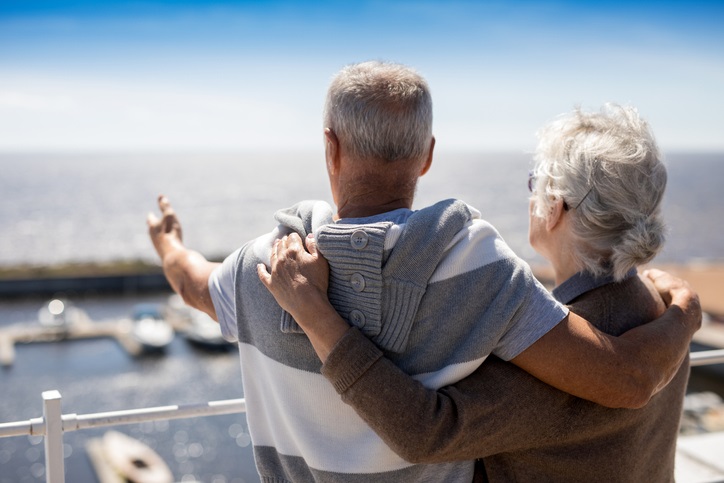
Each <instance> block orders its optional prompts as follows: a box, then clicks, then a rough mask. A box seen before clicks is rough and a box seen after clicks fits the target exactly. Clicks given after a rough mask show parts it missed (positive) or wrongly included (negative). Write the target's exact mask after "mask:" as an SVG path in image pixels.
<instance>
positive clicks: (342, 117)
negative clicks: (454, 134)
mask: <svg viewBox="0 0 724 483" xmlns="http://www.w3.org/2000/svg"><path fill="white" fill-rule="evenodd" d="M324 127H328V128H331V129H332V130H333V131H334V133H335V134H336V135H337V139H339V142H340V143H341V144H342V145H343V146H344V147H345V149H346V150H347V151H348V152H349V154H350V155H351V156H352V158H354V159H369V158H373V159H379V160H385V161H396V160H398V159H402V160H412V159H420V158H421V157H423V156H425V155H426V154H427V153H428V149H429V148H430V141H431V139H432V97H431V96H430V89H429V88H428V86H427V82H425V79H423V78H422V76H421V75H419V74H418V73H417V72H415V71H414V70H412V69H410V68H409V67H406V66H404V65H400V64H393V63H387V62H378V61H370V62H363V63H359V64H352V65H348V66H346V67H345V68H343V69H342V70H341V71H340V72H339V73H338V74H337V75H336V76H335V77H334V79H333V80H332V83H331V85H330V86H329V90H328V92H327V102H326V105H325V109H324Z"/></svg>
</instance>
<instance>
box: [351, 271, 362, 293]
mask: <svg viewBox="0 0 724 483" xmlns="http://www.w3.org/2000/svg"><path fill="white" fill-rule="evenodd" d="M349 281H350V283H351V284H352V289H353V290H354V291H355V292H361V291H363V290H364V289H365V278H364V277H363V276H362V274H360V273H353V274H352V277H351V278H350V279H349Z"/></svg>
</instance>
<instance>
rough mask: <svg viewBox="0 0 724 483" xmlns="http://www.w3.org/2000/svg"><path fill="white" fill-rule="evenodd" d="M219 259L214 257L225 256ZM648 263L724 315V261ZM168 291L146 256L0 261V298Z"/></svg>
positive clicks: (545, 276)
mask: <svg viewBox="0 0 724 483" xmlns="http://www.w3.org/2000/svg"><path fill="white" fill-rule="evenodd" d="M217 258H218V257H215V258H210V260H214V261H221V260H220V259H217ZM531 268H532V270H533V273H534V274H535V276H536V277H537V278H538V279H539V280H540V281H541V283H543V285H545V286H546V287H548V288H549V289H550V288H551V287H552V286H553V271H552V269H551V267H550V266H549V265H543V264H537V265H532V266H531ZM644 268H658V269H660V270H664V271H667V272H669V273H671V274H673V275H676V276H677V277H681V278H683V279H684V280H686V281H687V282H689V284H690V285H691V287H692V288H693V289H694V290H695V291H696V292H697V293H698V294H699V298H700V300H701V306H702V309H703V311H704V312H707V313H709V314H711V315H713V316H718V317H724V262H718V261H712V262H706V261H698V260H697V261H692V262H689V263H662V264H656V263H653V264H650V265H648V266H646V267H644ZM170 290H171V287H170V286H169V285H168V282H167V281H166V278H165V276H164V275H163V269H162V268H161V266H160V265H158V264H156V263H151V262H148V261H144V260H117V261H109V262H102V263H95V262H84V263H81V262H77V263H66V264H59V265H51V266H31V265H18V266H8V267H2V266H0V299H6V298H19V297H24V296H27V297H32V296H51V295H53V294H54V293H58V292H72V293H122V294H134V293H140V292H143V291H170Z"/></svg>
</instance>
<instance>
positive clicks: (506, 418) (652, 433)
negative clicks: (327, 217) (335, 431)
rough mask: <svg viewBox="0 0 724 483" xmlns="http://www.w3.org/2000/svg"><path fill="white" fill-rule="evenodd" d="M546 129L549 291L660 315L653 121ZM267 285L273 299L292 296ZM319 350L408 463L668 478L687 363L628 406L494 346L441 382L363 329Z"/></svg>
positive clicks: (544, 249) (535, 235) (626, 315)
mask: <svg viewBox="0 0 724 483" xmlns="http://www.w3.org/2000/svg"><path fill="white" fill-rule="evenodd" d="M539 138H540V142H539V145H538V149H537V152H536V156H535V161H536V162H535V167H534V169H533V171H532V173H531V176H530V179H529V188H530V189H531V192H532V196H531V200H530V232H529V238H530V243H531V245H532V246H533V248H535V250H536V251H538V253H540V254H541V255H542V256H544V257H545V258H546V259H548V260H549V261H550V262H551V264H552V266H553V269H554V272H555V282H556V285H557V286H556V288H555V290H554V291H553V294H554V296H555V297H556V298H557V299H558V300H559V301H560V302H562V303H564V304H568V305H569V306H570V308H571V310H572V311H573V312H575V313H577V314H579V315H581V316H583V317H584V318H586V319H588V320H589V321H590V322H591V323H593V324H594V325H595V326H596V327H597V328H598V329H600V330H601V331H603V332H606V333H609V334H611V335H620V334H622V333H623V332H625V331H627V330H629V329H632V328H634V327H637V326H639V325H641V324H644V323H646V322H648V321H650V320H652V319H654V318H656V317H658V316H659V315H660V314H661V313H662V312H663V311H664V308H665V307H664V303H663V302H662V300H661V298H660V297H659V294H658V292H657V291H656V290H655V289H654V287H653V285H652V283H651V281H650V280H649V279H648V278H646V277H643V276H640V275H638V274H637V267H638V266H640V265H642V264H645V263H647V262H649V261H651V260H652V259H653V258H654V256H656V254H657V253H658V252H659V251H660V250H661V248H662V245H663V242H664V224H663V222H662V220H661V199H662V196H663V194H664V188H665V186H666V170H665V168H664V166H663V165H662V163H661V160H660V155H659V152H658V149H657V147H656V143H655V141H654V138H653V136H652V134H651V132H650V130H649V127H648V125H647V123H646V122H645V121H643V120H642V119H641V118H640V117H639V115H638V113H637V112H636V110H635V109H633V108H630V107H619V106H615V105H608V106H606V107H605V108H604V109H602V110H601V112H593V113H586V112H583V111H581V110H575V111H574V112H572V113H570V114H568V115H565V116H563V117H561V118H559V119H557V120H555V121H554V122H552V123H551V124H549V125H547V126H546V127H544V128H543V129H542V130H541V131H540V133H539ZM286 243H287V241H285V242H283V243H281V244H280V246H279V250H284V249H286V248H285V244H286ZM309 247H310V250H311V252H312V254H313V255H314V258H315V259H316V260H317V262H315V263H317V264H319V263H323V261H322V259H321V257H316V252H315V250H314V246H313V245H310V246H309ZM296 268H298V269H299V270H302V269H304V267H301V268H300V267H296ZM307 268H309V267H307ZM321 272H322V274H323V275H324V276H326V274H325V273H324V271H323V270H322V271H321ZM319 273H320V270H309V272H308V273H304V276H305V277H310V278H314V277H317V278H318V277H319ZM279 282H280V283H281V284H283V283H284V280H280V281H279ZM315 283H317V282H315ZM313 285H314V284H313ZM318 286H325V284H324V282H319V284H318ZM269 287H270V290H272V292H273V293H274V294H275V297H277V298H278V299H280V298H282V299H283V297H284V296H289V292H287V293H286V295H285V293H284V291H283V290H277V289H278V287H275V286H274V284H273V283H272V284H271V285H269ZM298 295H304V294H303V293H302V291H301V290H300V293H299V294H298ZM305 300H306V301H307V302H305V303H308V304H310V305H311V304H314V303H315V302H314V300H315V298H314V297H307V298H305ZM282 302H283V300H280V303H282ZM282 305H284V304H283V303H282ZM310 308H313V307H310ZM304 313H314V311H312V310H310V311H304ZM317 313H320V314H324V313H327V312H325V311H324V310H319V311H318V312H317ZM293 315H295V318H296V317H299V318H298V319H297V321H298V322H299V323H300V325H302V326H303V327H304V328H305V330H307V332H308V334H309V335H310V338H311V339H312V341H313V343H314V341H315V338H324V337H327V338H329V337H332V336H331V335H330V334H331V333H333V332H334V331H333V330H332V329H331V328H332V327H334V324H339V323H340V321H339V320H337V319H335V320H330V321H328V323H329V325H328V326H325V325H323V324H321V322H320V320H309V318H306V320H305V317H304V315H303V313H300V314H299V315H297V314H293ZM325 323H327V322H325ZM327 328H328V329H329V330H326V329H327ZM352 332H354V331H352ZM328 347H329V346H328ZM318 352H319V351H318ZM320 357H321V358H322V359H323V360H324V366H323V373H324V374H325V376H326V377H327V378H328V379H329V380H330V382H331V383H332V384H333V385H334V387H335V388H336V389H337V391H338V392H339V393H340V394H341V396H342V398H343V400H344V401H345V402H347V403H348V404H350V405H351V406H352V407H353V408H354V409H355V410H356V411H357V413H358V414H359V415H360V416H361V417H362V418H363V419H365V420H366V421H367V422H368V423H369V424H370V426H371V427H372V428H373V429H374V430H375V431H376V432H377V433H378V434H379V435H380V436H381V437H382V438H383V439H384V440H385V441H386V442H387V443H388V444H389V445H390V446H391V447H392V448H393V449H394V450H395V451H396V452H397V453H399V454H400V455H401V456H402V457H403V458H405V459H407V460H409V461H411V462H416V463H418V462H423V463H424V462H428V463H433V462H441V461H451V460H465V459H478V460H479V464H478V465H477V471H476V476H477V477H480V479H484V478H485V476H487V478H488V479H489V480H490V481H576V482H578V481H632V482H639V481H673V474H674V453H675V448H676V437H677V432H678V426H679V418H680V414H681V409H682V401H683V396H684V392H685V388H686V383H687V378H688V363H685V364H683V365H682V366H681V367H680V369H679V371H678V373H677V374H676V375H675V376H674V378H673V380H672V382H671V383H670V384H669V385H668V386H666V387H665V388H664V389H663V390H661V391H660V392H659V393H657V394H656V395H654V396H653V398H652V399H651V400H650V402H649V403H648V404H647V405H646V406H645V407H643V408H641V409H636V410H630V409H610V408H604V407H602V406H599V405H596V404H594V403H591V402H589V401H585V400H583V399H579V398H577V397H574V396H571V395H569V394H566V393H564V392H561V391H559V390H557V389H554V388H553V387H551V386H548V385H546V384H544V383H542V382H540V381H539V380H537V379H535V378H534V377H532V376H531V375H529V374H528V373H526V372H524V371H522V370H521V369H519V368H518V367H516V366H515V365H513V364H511V363H508V362H504V361H502V360H500V359H497V358H496V357H494V356H490V357H489V358H488V360H487V361H486V362H485V363H484V364H483V365H482V366H481V367H480V368H479V369H478V370H476V371H475V372H474V373H473V374H472V375H470V376H469V377H468V378H466V379H464V380H462V381H460V382H458V383H457V384H455V385H454V386H449V387H444V388H442V389H440V390H438V391H434V390H430V389H426V388H425V387H423V386H422V385H421V384H419V383H417V382H416V381H415V380H414V379H413V378H411V377H410V376H407V375H406V374H404V373H403V372H401V371H400V370H399V369H397V368H396V367H395V366H394V364H392V363H391V362H389V361H388V360H387V359H385V358H384V357H383V354H382V353H381V352H380V351H379V350H377V348H376V347H375V346H374V345H373V344H371V343H370V342H369V341H367V340H366V339H365V338H364V337H362V336H359V334H357V335H356V336H355V335H354V333H353V334H351V335H350V334H347V335H345V336H344V337H342V338H340V339H339V341H338V342H336V345H335V346H334V347H333V349H332V350H331V351H330V352H329V353H324V354H322V353H320ZM551 357H555V354H551ZM325 358H326V360H325Z"/></svg>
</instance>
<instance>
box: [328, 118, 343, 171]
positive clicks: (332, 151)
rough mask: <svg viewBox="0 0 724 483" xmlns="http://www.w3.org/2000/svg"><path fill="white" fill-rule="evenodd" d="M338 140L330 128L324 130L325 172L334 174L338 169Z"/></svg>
mask: <svg viewBox="0 0 724 483" xmlns="http://www.w3.org/2000/svg"><path fill="white" fill-rule="evenodd" d="M339 155H340V152H339V139H337V135H336V134H335V133H334V131H332V128H329V127H327V128H324V157H325V159H326V161H327V171H329V173H330V174H335V173H336V172H337V170H338V169H339Z"/></svg>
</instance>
